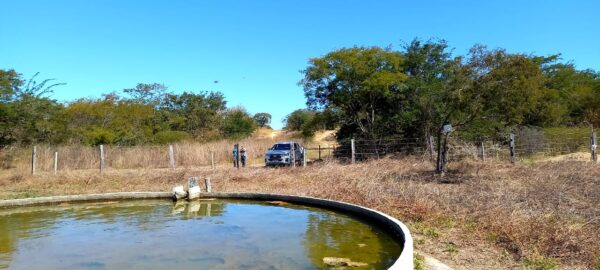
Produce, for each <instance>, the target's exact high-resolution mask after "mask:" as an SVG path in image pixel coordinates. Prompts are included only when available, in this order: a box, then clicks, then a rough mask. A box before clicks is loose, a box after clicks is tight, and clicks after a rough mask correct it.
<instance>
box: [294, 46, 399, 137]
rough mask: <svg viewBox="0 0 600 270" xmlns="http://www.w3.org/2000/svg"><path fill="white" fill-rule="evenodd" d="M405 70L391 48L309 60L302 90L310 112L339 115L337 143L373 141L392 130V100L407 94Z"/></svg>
mask: <svg viewBox="0 0 600 270" xmlns="http://www.w3.org/2000/svg"><path fill="white" fill-rule="evenodd" d="M403 64H404V57H403V55H402V54H401V53H400V52H396V51H392V50H391V49H389V48H388V49H382V48H378V47H369V48H366V47H354V48H346V49H340V50H336V51H333V52H330V53H328V54H327V55H325V56H324V57H321V58H312V59H310V60H309V66H308V67H307V68H306V69H305V70H304V71H302V73H303V74H304V79H302V81H300V85H302V86H303V88H304V94H305V96H306V98H307V105H308V107H309V108H310V109H312V110H331V111H336V112H339V116H340V122H341V129H340V132H338V137H340V138H349V137H361V138H368V139H375V138H378V137H380V136H382V135H384V134H387V133H389V132H388V131H389V130H390V128H391V127H393V126H394V124H393V123H392V122H393V121H394V118H392V117H390V113H391V112H392V111H394V110H395V109H396V108H397V107H396V106H395V104H394V103H393V99H392V97H393V96H394V95H396V94H397V93H399V92H401V91H402V90H403V89H404V88H405V82H406V79H407V75H406V74H405V73H404V69H403Z"/></svg>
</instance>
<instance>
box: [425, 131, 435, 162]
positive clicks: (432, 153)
mask: <svg viewBox="0 0 600 270" xmlns="http://www.w3.org/2000/svg"><path fill="white" fill-rule="evenodd" d="M427 140H428V144H429V156H430V157H431V160H434V159H435V158H434V157H435V149H433V148H434V147H435V146H434V145H433V136H431V135H429V138H428V139H427Z"/></svg>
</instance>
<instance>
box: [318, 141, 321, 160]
mask: <svg viewBox="0 0 600 270" xmlns="http://www.w3.org/2000/svg"><path fill="white" fill-rule="evenodd" d="M318 160H321V145H320V144H319V159H318Z"/></svg>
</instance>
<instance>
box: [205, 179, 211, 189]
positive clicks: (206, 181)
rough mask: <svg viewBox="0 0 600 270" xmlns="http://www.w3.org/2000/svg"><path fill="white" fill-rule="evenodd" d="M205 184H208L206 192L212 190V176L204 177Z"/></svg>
mask: <svg viewBox="0 0 600 270" xmlns="http://www.w3.org/2000/svg"><path fill="white" fill-rule="evenodd" d="M204 184H205V185H206V192H212V185H211V184H210V177H206V178H204Z"/></svg>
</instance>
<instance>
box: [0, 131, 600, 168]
mask: <svg viewBox="0 0 600 270" xmlns="http://www.w3.org/2000/svg"><path fill="white" fill-rule="evenodd" d="M586 132H587V133H588V134H585V133H586ZM459 138H460V136H450V137H449V140H448V143H447V147H448V150H447V153H448V155H447V160H449V161H456V160H464V159H479V160H484V161H488V160H495V161H502V162H523V161H525V162H526V161H536V160H590V159H592V160H594V159H597V156H596V153H595V151H596V147H597V146H596V145H597V142H596V137H595V132H589V130H588V131H579V132H570V133H568V132H562V133H559V134H546V133H544V132H539V131H533V132H532V131H527V132H517V133H516V134H499V135H498V136H495V137H494V138H482V139H481V140H480V141H479V142H477V143H473V142H465V141H462V140H460V139H459ZM273 143H275V141H260V142H258V141H252V140H246V141H244V142H243V143H240V145H241V146H243V147H244V148H246V154H247V160H246V164H247V166H262V165H264V164H265V160H264V159H265V153H266V152H267V151H268V149H269V147H270V146H271V145H272V144H273ZM435 143H436V140H434V139H433V138H427V139H424V138H392V139H378V140H350V139H349V140H341V141H338V142H337V143H335V144H330V145H318V144H308V145H305V147H304V155H305V156H306V163H307V164H308V165H310V164H313V163H316V162H323V161H336V162H347V163H353V162H362V161H366V160H372V159H380V158H387V157H402V156H417V157H421V158H423V159H429V160H435V158H436V156H437V147H436V145H435ZM231 145H232V144H231V143H229V142H227V143H220V144H212V145H210V146H207V145H203V144H185V143H184V144H174V145H171V146H168V145H160V146H133V147H123V146H102V147H101V148H99V147H92V146H82V145H72V146H60V147H57V146H48V145H41V146H35V147H6V148H3V149H0V165H1V167H2V168H3V169H17V170H20V171H31V172H32V173H35V172H52V171H54V172H57V171H68V170H93V169H98V170H100V171H101V172H102V171H103V170H105V169H109V170H110V169H175V168H189V167H203V166H211V167H213V168H214V167H216V166H219V165H220V166H224V164H227V165H231V166H232V167H233V155H232V149H231ZM32 148H33V149H34V150H33V151H32Z"/></svg>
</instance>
